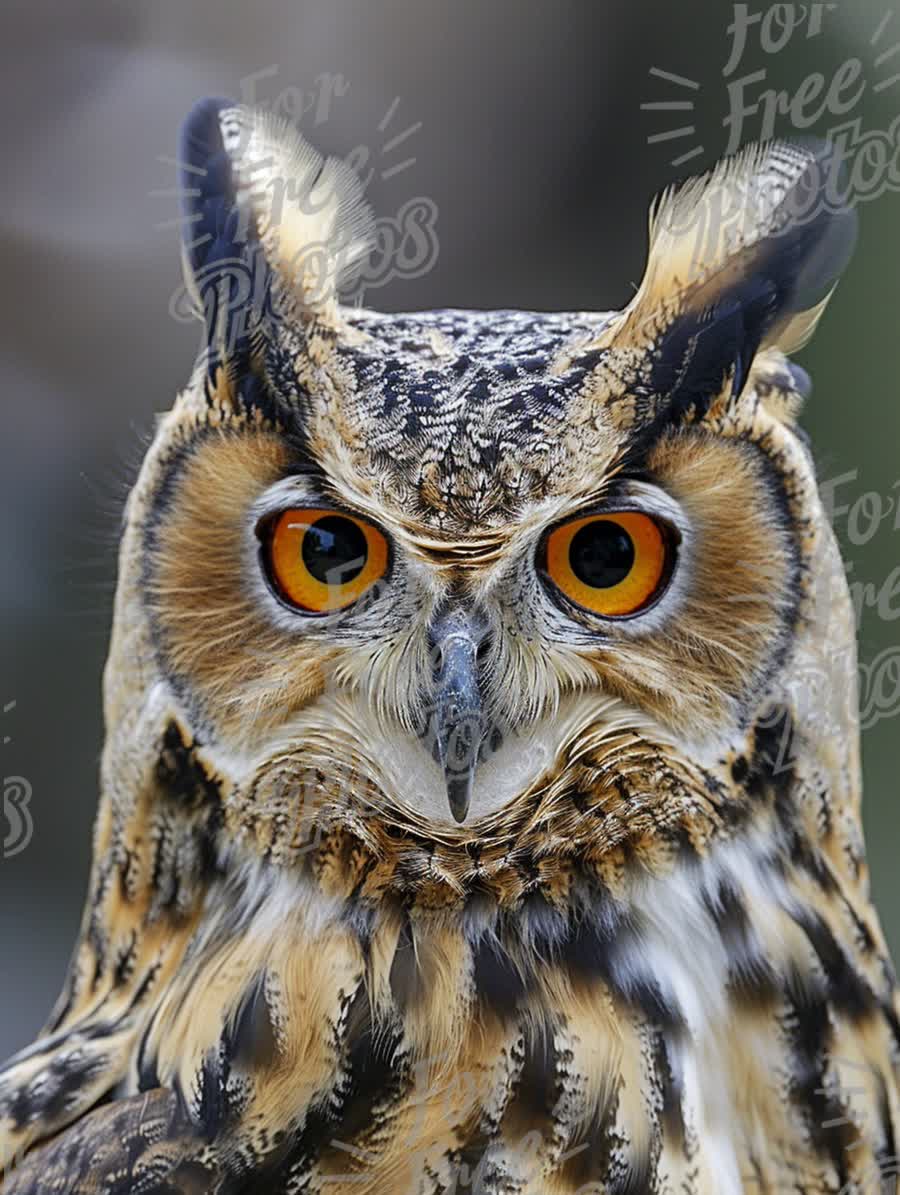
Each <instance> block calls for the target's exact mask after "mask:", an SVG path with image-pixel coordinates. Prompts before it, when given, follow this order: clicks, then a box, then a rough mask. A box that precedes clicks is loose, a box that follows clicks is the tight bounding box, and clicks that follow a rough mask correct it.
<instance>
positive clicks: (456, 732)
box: [431, 611, 487, 822]
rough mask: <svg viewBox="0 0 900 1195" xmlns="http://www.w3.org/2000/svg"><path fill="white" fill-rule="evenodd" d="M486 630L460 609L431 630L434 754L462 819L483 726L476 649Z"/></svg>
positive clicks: (452, 807) (451, 801)
mask: <svg viewBox="0 0 900 1195" xmlns="http://www.w3.org/2000/svg"><path fill="white" fill-rule="evenodd" d="M486 633H487V628H486V626H485V625H484V624H483V623H481V622H480V621H479V620H477V619H476V618H474V617H472V616H471V615H468V614H465V613H463V612H461V611H454V612H451V613H447V614H445V615H443V616H442V617H441V618H439V619H438V620H437V621H436V622H435V623H434V624H433V626H432V636H431V642H432V647H433V651H434V657H433V658H434V721H433V725H434V753H435V757H436V759H437V761H438V763H439V764H440V765H441V766H442V768H443V769H444V779H445V782H446V785H447V800H448V802H449V805H450V812H451V813H452V814H453V816H454V818H455V819H456V821H458V822H463V821H465V819H466V814H467V813H468V812H469V805H470V804H471V801H472V786H473V784H474V780H475V769H476V768H477V766H478V753H479V751H480V749H481V744H482V742H483V740H484V737H485V733H486V729H487V727H486V722H485V715H484V708H483V701H482V696H481V683H480V678H479V675H478V671H479V670H478V649H479V647H480V645H481V643H482V642H483V641H484V639H485V636H486Z"/></svg>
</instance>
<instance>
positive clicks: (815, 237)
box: [598, 142, 857, 409]
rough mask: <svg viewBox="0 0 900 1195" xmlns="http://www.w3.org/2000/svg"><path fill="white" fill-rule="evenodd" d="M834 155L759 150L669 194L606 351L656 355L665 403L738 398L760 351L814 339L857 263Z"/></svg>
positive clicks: (654, 377) (656, 380)
mask: <svg viewBox="0 0 900 1195" xmlns="http://www.w3.org/2000/svg"><path fill="white" fill-rule="evenodd" d="M837 181H838V180H837V177H836V164H835V162H834V160H833V158H832V156H831V154H830V152H829V149H828V147H827V146H815V147H805V146H801V145H792V144H788V143H785V142H773V143H770V144H767V145H759V146H751V147H749V148H748V149H746V150H744V151H743V152H742V153H741V154H739V155H738V156H736V157H734V158H731V159H726V160H725V161H723V162H721V163H719V165H717V166H716V167H715V169H714V170H712V171H711V172H710V173H709V174H707V175H705V176H703V177H701V178H696V179H691V180H689V181H688V182H687V183H685V184H683V185H682V186H681V187H678V188H677V189H673V190H670V191H668V192H666V193H665V194H663V195H662V196H661V198H660V199H659V201H658V202H657V204H656V205H655V206H654V208H653V210H652V212H651V218H650V249H649V255H648V261H647V268H646V271H645V274H644V278H643V281H642V283H641V286H640V288H639V289H638V291H637V293H636V294H635V296H634V299H633V300H632V301H631V303H630V304H629V305H628V307H627V308H626V309H625V310H624V311H623V312H622V314H621V316H620V317H619V318H618V319H616V320H614V321H613V322H612V324H611V325H610V326H609V327H608V328H607V329H606V331H605V333H604V335H603V337H602V340H601V342H600V345H599V346H598V347H600V348H609V349H616V348H623V349H628V350H634V349H638V350H641V351H644V352H648V353H649V354H650V359H651V369H650V388H651V389H652V391H653V392H654V394H655V395H656V397H657V399H658V400H660V402H658V403H657V405H662V403H664V402H665V400H670V401H671V402H672V403H674V404H675V407H676V408H679V407H680V408H682V409H686V408H688V407H690V408H693V409H697V408H698V407H699V408H701V409H702V408H703V406H704V404H706V405H708V404H709V402H710V401H711V400H712V398H714V397H715V396H716V395H717V394H719V393H720V391H721V390H722V387H723V385H724V384H725V381H726V379H727V378H729V377H730V378H731V393H732V395H735V396H736V395H738V394H739V393H740V391H741V389H742V387H743V384H744V381H745V380H746V377H747V374H748V372H749V369H750V364H751V362H752V360H753V357H754V355H755V354H756V353H757V352H758V351H759V350H760V349H762V348H778V349H781V350H782V351H784V352H792V351H794V350H796V349H798V348H800V347H801V346H802V345H803V344H804V343H805V342H806V340H807V339H808V338H809V336H810V335H811V334H812V332H813V330H814V328H815V325H816V323H817V321H818V319H819V317H820V316H821V314H822V312H823V310H824V308H825V305H826V303H827V301H828V298H829V295H830V294H831V291H832V290H833V288H834V286H835V284H836V283H837V280H838V278H839V276H840V274H841V272H842V271H843V269H844V267H845V266H846V264H847V262H848V261H849V259H850V256H851V254H852V251H853V246H854V244H855V240H856V228H857V222H856V213H855V212H854V211H852V210H851V209H849V208H847V207H845V206H842V205H841V204H840V203H838V202H837V201H836V199H835V196H836V194H837V193H838V187H837Z"/></svg>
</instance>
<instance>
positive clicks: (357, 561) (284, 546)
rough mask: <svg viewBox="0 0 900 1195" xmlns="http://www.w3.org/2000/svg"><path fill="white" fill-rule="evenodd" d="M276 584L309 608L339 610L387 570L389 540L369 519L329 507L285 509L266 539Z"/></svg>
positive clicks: (295, 603)
mask: <svg viewBox="0 0 900 1195" xmlns="http://www.w3.org/2000/svg"><path fill="white" fill-rule="evenodd" d="M268 564H269V572H270V576H271V578H272V582H273V584H274V585H275V588H276V589H277V590H278V592H279V593H280V594H281V595H282V597H283V598H284V599H285V600H286V601H288V602H290V603H291V605H293V606H297V607H299V608H300V609H301V610H306V611H308V612H309V613H311V614H327V613H330V612H332V611H334V610H343V608H344V607H345V606H349V605H351V604H352V603H353V602H355V601H356V600H357V599H358V598H360V597H361V596H362V595H363V594H364V593H365V592H366V590H367V589H368V588H369V587H370V586H372V585H374V584H375V582H376V581H379V580H380V579H381V578H382V577H383V576H384V574H385V572H386V571H387V566H388V544H387V540H386V539H385V537H384V536H383V535H382V534H381V532H380V531H378V530H376V528H375V527H373V526H372V525H371V524H370V523H365V522H363V520H362V519H357V518H354V517H353V516H352V515H346V514H340V513H338V512H337V511H334V510H315V509H310V510H306V509H302V510H286V511H284V513H283V514H280V515H279V516H278V518H277V519H276V520H275V522H274V525H273V528H272V532H271V538H270V539H269V543H268Z"/></svg>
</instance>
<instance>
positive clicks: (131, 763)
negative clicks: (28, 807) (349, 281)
mask: <svg viewBox="0 0 900 1195" xmlns="http://www.w3.org/2000/svg"><path fill="white" fill-rule="evenodd" d="M182 155H183V156H184V158H185V160H186V162H187V163H188V166H189V167H190V168H191V169H190V171H189V174H190V180H191V189H192V190H193V191H194V192H195V194H193V195H192V196H190V197H189V199H188V212H187V214H188V216H189V217H191V219H190V220H189V222H188V227H189V228H190V229H191V232H190V234H189V237H188V238H187V244H186V247H185V262H186V269H187V273H188V278H189V281H190V286H191V290H192V293H193V294H194V297H195V299H196V302H197V305H198V310H199V311H200V312H201V313H202V314H203V317H204V323H205V328H206V332H207V344H206V348H205V351H204V353H203V354H202V355H201V358H200V359H199V361H198V363H197V365H196V368H195V371H194V373H193V376H192V378H191V381H190V383H189V385H188V387H187V389H186V390H185V391H184V392H183V393H182V394H181V395H180V396H179V397H178V399H177V401H176V403H175V406H174V408H173V409H172V411H171V412H170V413H169V414H167V415H166V416H165V417H164V418H163V419H162V420H161V421H160V423H159V425H158V428H157V431H156V435H155V438H154V441H153V444H152V446H151V448H150V450H149V452H148V454H147V457H146V459H145V462H144V466H143V468H142V470H141V473H140V476H139V478H138V481H137V484H136V485H135V488H134V490H133V492H132V494H131V497H130V500H129V503H128V508H127V514H126V522H125V529H124V534H123V539H122V548H121V557H120V576H119V588H118V596H117V602H116V611H115V621H114V627H113V636H112V644H111V649H110V656H109V663H108V665H107V671H106V675H105V713H106V721H107V742H106V748H105V753H104V757H103V764H102V796H101V801H100V808H99V813H98V818H97V823H96V831H95V843H94V864H93V871H92V877H91V884H90V894H89V897H88V901H87V906H86V910H85V915H84V921H83V926H82V931H81V935H80V939H79V942H78V945H77V948H76V951H75V955H74V958H73V962H72V965H71V968H70V971H69V975H68V979H67V982H66V986H65V990H64V992H63V994H62V996H61V998H60V1001H59V1004H58V1006H57V1009H56V1010H55V1012H54V1014H53V1017H52V1019H51V1022H50V1024H49V1025H48V1027H47V1029H46V1031H45V1032H44V1034H43V1035H42V1036H41V1037H40V1038H39V1039H38V1040H37V1041H36V1042H35V1043H34V1044H33V1045H32V1046H30V1047H28V1048H27V1049H26V1050H23V1051H22V1052H21V1053H20V1054H19V1055H17V1056H16V1057H15V1058H13V1059H11V1060H10V1062H9V1063H8V1064H7V1066H6V1067H5V1069H3V1070H2V1071H0V1164H2V1165H5V1166H6V1167H7V1170H6V1177H5V1180H4V1182H3V1183H2V1188H0V1189H2V1192H3V1195H13V1193H23V1192H69V1193H71V1195H75V1193H76V1192H77V1193H81V1192H104V1193H106V1195H119V1193H124V1192H143V1193H147V1195H150V1193H155V1195H161V1193H163V1192H166V1193H169V1192H172V1193H174V1192H206V1191H211V1192H218V1193H220V1195H232V1193H235V1195H236V1193H239V1192H240V1193H244V1192H251V1191H260V1192H263V1191H264V1192H273V1193H278V1192H282V1193H288V1192H316V1193H318V1192H332V1191H334V1192H346V1193H348V1195H349V1193H351V1192H369V1193H370V1195H375V1193H378V1195H407V1193H409V1195H414V1193H415V1195H438V1193H447V1195H449V1193H450V1192H460V1191H466V1190H472V1191H479V1192H483V1193H485V1195H488V1193H491V1195H494V1193H496V1195H501V1193H502V1195H512V1193H516V1195H520V1193H521V1195H545V1193H546V1195H574V1193H576V1192H578V1193H580V1195H588V1193H594V1195H639V1193H644V1192H647V1193H651V1192H652V1193H654V1195H664V1193H666V1195H667V1193H670V1192H671V1193H672V1195H674V1193H676V1192H677V1193H679V1195H691V1193H696V1195H713V1193H716V1195H719V1193H721V1195H731V1193H736V1192H743V1191H747V1192H749V1191H758V1192H762V1193H775V1192H778V1193H780V1192H797V1193H801V1192H802V1193H807V1195H814V1193H816V1195H817V1193H819V1192H832V1193H834V1195H839V1193H844V1192H846V1193H850V1192H862V1191H870V1190H871V1191H874V1190H885V1191H886V1190H895V1189H896V1185H897V1184H896V1177H895V1176H896V1171H897V1165H896V1156H895V1155H896V1131H897V1126H898V1123H900V1121H898V1115H900V1109H898V1095H897V1073H898V1058H900V1025H898V1019H897V1010H898V1005H897V999H896V991H895V986H894V977H893V971H892V967H891V963H890V960H889V959H888V956H887V953H886V949H885V945H884V940H883V937H882V934H881V931H880V928H879V925H878V920H877V917H876V914H875V912H874V910H873V908H872V905H871V903H870V901H869V895H868V886H867V876H866V864H865V856H864V847H863V841H862V835H861V823H860V809H859V802H860V785H859V747H858V727H857V710H856V694H855V687H854V678H855V671H856V662H855V645H854V627H853V617H852V611H851V607H850V601H849V596H848V592H847V585H846V581H845V578H844V575H843V571H842V567H841V562H840V559H839V557H838V553H837V549H836V546H835V543H834V540H833V537H832V534H831V531H830V528H829V525H828V521H827V519H826V517H825V514H824V512H823V509H822V506H821V503H820V500H819V497H818V494H817V490H816V480H815V475H814V469H813V464H812V460H811V457H810V453H809V451H808V449H807V447H806V444H805V440H804V438H803V436H802V434H801V433H800V432H799V430H798V428H797V423H796V420H797V417H798V413H799V409H800V406H801V402H802V399H803V398H804V397H805V396H806V395H805V391H806V389H807V384H806V379H805V375H804V374H803V372H802V370H800V369H798V368H797V367H796V366H794V365H792V364H791V363H790V362H789V361H788V360H787V357H786V356H785V354H787V353H790V352H791V351H793V350H795V349H797V348H798V347H800V346H801V345H802V343H803V342H804V341H805V339H806V338H807V336H808V335H810V334H811V332H812V330H813V328H814V325H815V323H816V322H817V320H818V318H819V316H820V315H821V313H822V310H823V308H824V304H825V301H826V299H827V297H828V294H829V293H830V291H831V289H832V288H833V286H834V284H835V282H836V280H837V276H838V274H839V272H840V270H841V269H842V268H843V266H844V264H845V263H846V260H847V258H848V256H849V252H850V249H851V247H852V241H853V235H854V228H855V225H854V221H853V218H852V216H851V214H850V213H848V212H846V211H842V210H832V209H829V208H828V206H827V203H826V202H825V192H826V190H827V187H826V185H825V182H826V174H827V170H828V169H829V164H828V160H827V155H826V154H824V153H822V152H815V151H811V150H808V149H801V148H796V147H792V146H789V145H785V144H775V145H770V146H764V147H759V148H753V149H751V150H749V151H747V152H746V153H745V154H743V155H742V156H740V157H739V158H736V159H734V160H731V161H728V162H726V163H723V164H722V165H720V166H719V167H718V168H717V169H716V170H715V171H714V172H713V173H712V174H711V175H709V176H707V177H706V178H704V179H701V180H696V181H693V182H691V183H689V184H687V185H686V186H685V187H683V188H681V189H680V190H678V191H677V192H674V193H672V194H670V195H667V196H664V197H663V199H662V201H661V202H660V204H659V205H658V206H657V208H656V209H655V213H654V217H653V221H652V226H651V243H650V251H649V259H648V264H647V268H646V273H645V276H644V280H643V282H642V285H641V287H640V288H639V290H638V292H637V293H636V295H635V297H634V299H633V300H632V302H631V303H630V304H629V306H628V307H627V308H626V309H625V310H624V311H623V312H618V313H606V314H589V313H578V314H535V313H527V312H514V311H499V312H464V311H452V310H451V311H435V312H426V313H418V314H409V315H390V316H388V315H379V314H375V313H372V312H365V311H359V310H356V309H349V308H345V307H342V306H341V305H340V303H339V301H338V293H339V287H340V285H341V282H342V280H345V279H346V277H347V275H348V272H352V268H353V265H354V263H357V262H359V261H360V260H362V259H363V258H364V255H365V244H366V241H365V237H366V224H367V221H366V214H365V211H364V208H363V206H362V205H361V203H360V201H359V197H358V188H357V187H356V184H355V183H354V181H353V179H352V178H351V177H350V176H349V175H348V173H347V171H346V170H345V169H344V168H343V167H341V166H340V165H339V164H335V163H324V164H323V163H322V161H321V159H319V158H318V156H317V155H315V154H314V153H313V151H311V150H310V149H309V148H308V147H307V146H306V145H305V144H303V143H302V142H301V141H300V140H299V138H298V137H297V136H296V134H294V133H293V131H292V130H290V129H289V128H287V127H286V126H282V125H280V124H279V123H278V122H277V121H275V120H273V118H271V117H270V116H266V115H260V114H256V113H253V112H250V111H247V110H244V109H240V108H235V107H232V106H230V105H227V104H223V103H222V102H206V103H205V104H203V105H200V106H198V108H197V109H195V111H194V113H192V115H191V117H190V118H189V121H188V124H187V126H186V133H185V137H184V141H183V145H182ZM198 178H199V179H200V180H201V181H200V182H199V183H197V181H196V180H197V179H198Z"/></svg>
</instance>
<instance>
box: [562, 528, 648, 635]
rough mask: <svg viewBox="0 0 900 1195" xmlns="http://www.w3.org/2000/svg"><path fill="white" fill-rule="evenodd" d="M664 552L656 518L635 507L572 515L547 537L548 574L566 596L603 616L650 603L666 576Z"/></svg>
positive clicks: (621, 612) (618, 614) (623, 613)
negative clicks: (596, 513)
mask: <svg viewBox="0 0 900 1195" xmlns="http://www.w3.org/2000/svg"><path fill="white" fill-rule="evenodd" d="M668 556H669V553H668V548H667V542H666V536H665V533H664V532H663V530H662V528H661V527H660V525H659V523H657V521H656V520H655V519H652V518H650V516H649V515H644V514H638V513H637V512H636V511H618V512H617V513H615V514H608V515H589V516H588V517H587V518H584V519H573V520H572V522H571V523H564V524H563V526H562V527H557V528H556V530H555V531H552V532H551V533H550V535H549V536H548V538H547V573H548V575H549V577H550V580H551V581H552V582H553V584H554V585H555V586H556V587H557V588H558V589H559V590H560V591H561V592H562V593H564V594H565V596H566V597H567V598H568V599H569V600H570V601H572V602H575V603H576V605H579V606H582V607H584V609H585V610H589V611H590V612H591V613H592V614H599V615H601V616H602V617H604V618H616V617H622V616H623V615H626V614H634V613H635V611H637V610H640V609H641V608H642V607H644V606H646V605H648V604H649V602H650V601H651V600H652V599H653V598H654V597H655V596H656V594H657V593H658V592H659V591H660V589H661V587H662V584H663V582H664V580H665V578H666V566H667V561H668Z"/></svg>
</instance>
